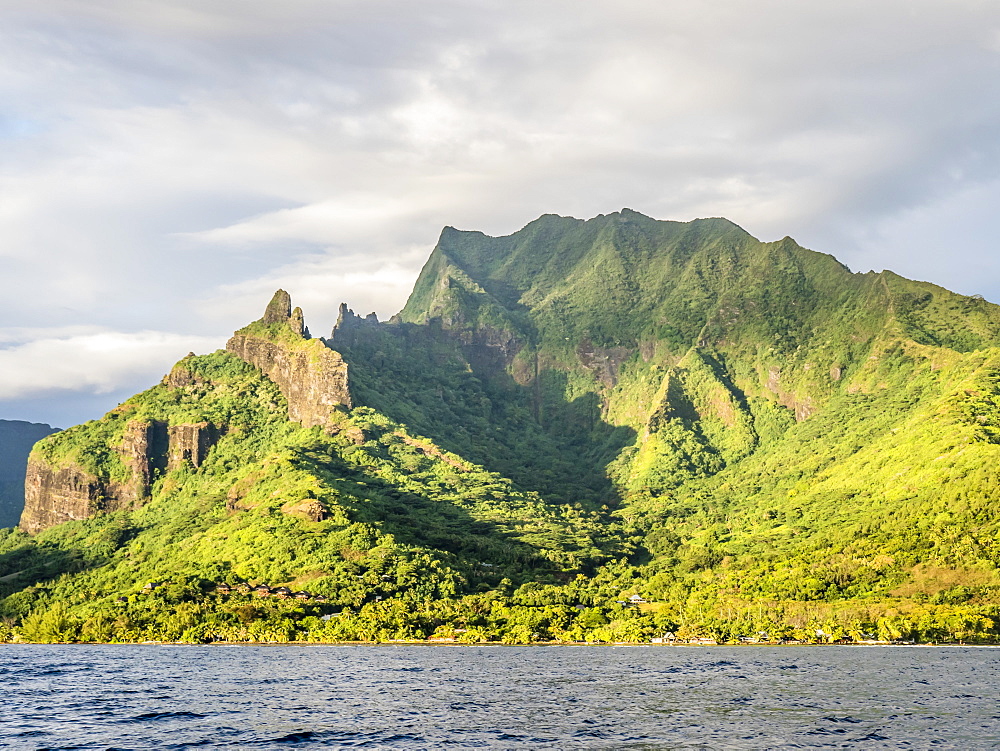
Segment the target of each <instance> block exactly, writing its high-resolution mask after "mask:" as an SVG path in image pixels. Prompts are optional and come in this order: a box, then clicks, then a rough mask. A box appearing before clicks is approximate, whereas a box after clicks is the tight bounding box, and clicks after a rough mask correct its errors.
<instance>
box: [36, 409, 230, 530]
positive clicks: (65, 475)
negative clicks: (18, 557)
mask: <svg viewBox="0 0 1000 751" xmlns="http://www.w3.org/2000/svg"><path fill="white" fill-rule="evenodd" d="M219 432H220V431H219V429H218V428H216V427H215V426H214V425H211V424H210V423H207V422H201V423H194V424H178V425H168V424H167V423H165V422H157V421H148V420H132V421H130V422H129V423H128V424H127V425H126V426H125V431H124V434H123V435H122V440H121V443H120V444H119V445H118V446H115V447H114V450H115V452H116V453H117V454H118V455H119V456H120V457H121V461H122V464H123V465H124V466H125V468H126V470H127V475H128V477H127V479H126V480H124V481H117V480H113V479H111V478H109V477H100V476H98V475H96V474H94V473H92V472H88V471H87V470H86V469H84V468H83V467H80V466H79V465H78V464H76V463H74V462H72V461H70V462H66V463H62V464H60V465H58V466H54V465H52V464H50V463H49V462H47V461H46V460H45V459H43V458H42V457H40V456H38V455H36V454H33V455H32V456H31V457H30V458H29V460H28V470H27V474H26V476H25V483H24V511H23V513H22V514H21V521H20V524H19V526H20V527H21V529H23V530H24V531H26V532H28V533H30V534H34V533H36V532H40V531H41V530H43V529H47V528H48V527H52V526H54V525H56V524H61V523H63V522H66V521H71V520H73V519H85V518H87V517H89V516H93V515H94V514H97V513H100V512H108V511H122V510H126V509H131V508H136V507H137V506H139V505H141V504H142V503H143V501H145V500H146V499H147V498H148V497H149V491H150V487H151V485H152V483H153V481H154V480H155V479H156V477H157V476H158V475H160V474H162V472H163V471H171V470H175V469H180V468H181V467H184V466H192V467H194V468H198V467H199V466H201V463H202V462H203V461H204V460H205V456H206V455H207V454H208V450H209V449H210V448H211V447H212V445H213V444H214V443H215V442H216V441H217V440H218V437H219Z"/></svg>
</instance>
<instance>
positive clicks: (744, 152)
mask: <svg viewBox="0 0 1000 751" xmlns="http://www.w3.org/2000/svg"><path fill="white" fill-rule="evenodd" d="M0 12H2V14H3V18H4V23H3V25H2V28H0V283H2V284H3V296H2V298H0V313H2V316H0V418H7V419H27V420H33V421H42V422H49V423H51V424H54V425H58V426H63V427H65V426H68V425H71V424H74V423H76V422H79V421H81V420H85V419H91V418H94V417H97V416H99V415H100V414H102V413H103V412H104V411H106V410H107V409H109V408H111V407H113V406H114V405H115V404H117V403H118V402H119V401H121V400H122V399H124V398H125V397H126V396H128V395H129V394H131V393H133V392H135V391H137V390H140V389H142V388H145V387H146V386H148V385H151V384H152V383H154V382H155V381H156V380H157V379H158V378H159V377H160V375H161V374H162V373H164V372H165V371H166V370H167V369H168V368H169V367H170V365H171V364H172V363H173V362H174V361H175V360H177V359H179V358H180V357H182V356H183V355H184V354H186V353H187V352H188V351H189V350H194V351H196V352H208V351H212V350H214V349H216V348H218V347H220V346H223V345H224V342H225V339H226V337H227V336H228V334H229V333H230V332H231V331H232V330H233V329H235V328H237V327H239V326H241V325H243V324H244V323H246V322H247V321H249V320H252V319H254V318H256V317H258V316H259V314H260V311H261V310H262V308H263V306H264V304H265V303H266V302H267V299H268V298H269V296H270V294H271V293H272V292H273V291H274V289H276V288H277V287H279V286H280V287H284V288H286V289H288V290H289V291H290V292H291V293H292V295H293V298H294V300H295V302H296V303H297V304H300V305H302V306H303V307H304V309H305V312H306V321H307V323H308V324H309V325H310V326H311V328H312V330H313V331H314V332H315V333H321V334H325V333H326V332H327V331H328V330H329V328H330V326H331V325H332V324H333V322H334V319H335V317H336V308H337V305H338V304H339V303H340V302H341V301H342V300H343V301H347V302H348V303H349V304H350V305H351V306H352V307H353V308H354V309H355V310H357V311H359V312H360V313H367V312H369V311H371V310H375V311H377V312H378V313H379V315H380V316H381V317H385V316H388V315H391V314H392V313H394V312H395V311H396V310H398V309H399V307H400V306H401V305H402V303H403V301H404V299H405V297H406V294H407V292H408V291H409V288H410V286H411V285H412V283H413V280H414V279H415V277H416V274H417V272H418V270H419V268H420V266H421V264H422V262H423V260H424V259H425V257H426V255H427V254H428V253H429V251H430V249H431V248H432V247H433V245H434V242H435V240H436V239H437V235H438V233H439V232H440V229H441V227H443V226H445V225H452V226H456V227H459V228H463V229H480V230H483V231H485V232H488V233H490V234H508V233H510V232H513V231H515V230H517V229H518V228H520V227H522V226H523V225H524V224H526V223H527V222H529V221H530V220H532V219H533V218H535V217H537V216H538V215H540V214H543V213H558V214H568V215H573V216H577V217H581V218H588V217H591V216H594V215H596V214H599V213H608V212H611V211H616V210H618V209H620V208H622V207H626V206H627V207H630V208H633V209H635V210H637V211H641V212H643V213H645V214H648V215H650V216H654V217H657V218H661V219H678V220H688V219H692V218H695V217H702V216H720V215H721V216H726V217H728V218H730V219H732V220H733V221H735V222H737V223H738V224H740V225H742V226H743V227H745V228H746V229H747V230H748V231H750V232H751V233H752V234H754V235H755V236H757V237H759V238H761V239H763V240H775V239H779V238H781V237H783V236H784V235H791V236H792V237H794V238H795V239H796V240H798V241H799V242H800V243H801V244H803V245H805V246H807V247H810V248H813V249H815V250H821V251H825V252H830V253H833V254H834V255H836V256H837V257H839V258H840V259H841V260H842V261H844V262H845V263H847V264H848V265H849V266H850V267H851V268H852V269H855V270H858V271H867V270H869V269H876V270H880V269H882V268H891V269H894V270H896V271H898V272H899V273H902V274H904V275H906V276H909V277H913V278H918V279H927V280H932V281H935V282H938V283H940V284H943V285H944V286H947V287H950V288H952V289H955V290H957V291H960V292H964V293H966V294H977V293H978V294H982V295H985V296H986V297H987V298H988V299H991V300H994V301H996V302H1000V255H998V250H1000V248H998V241H997V232H996V230H995V229H994V227H995V225H996V220H997V217H998V214H1000V212H998V210H997V207H998V206H1000V5H998V3H997V2H996V0H982V1H977V0H950V1H949V2H947V3H946V2H942V1H941V0H936V1H934V2H927V1H924V0H900V1H898V2H897V1H895V0H891V1H890V0H867V1H866V2H856V1H854V0H840V1H839V2H836V3H832V2H830V3H805V2H801V0H755V1H754V2H746V1H745V0H715V1H712V2H708V1H705V2H700V1H699V0H682V1H681V0H655V1H654V0H613V1H612V0H608V1H605V0H573V1H572V2H569V1H563V0H541V1H540V0H534V1H533V2H522V1H521V0H464V1H461V2H460V1H458V0H453V1H450V2H449V1H448V0H421V2H413V1H412V0H358V1H356V2H355V1H352V0H282V2H274V0H241V2H238V3H237V2H232V1H231V0H226V1H222V0H187V1H181V0H121V1H116V0H86V2H74V1H73V0H32V2H24V0H0Z"/></svg>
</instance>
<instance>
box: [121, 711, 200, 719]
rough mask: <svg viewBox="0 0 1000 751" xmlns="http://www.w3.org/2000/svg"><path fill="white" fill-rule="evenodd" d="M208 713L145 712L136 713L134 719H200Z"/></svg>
mask: <svg viewBox="0 0 1000 751" xmlns="http://www.w3.org/2000/svg"><path fill="white" fill-rule="evenodd" d="M207 716H208V715H203V714H198V713H197V712H146V713H145V714H140V715H136V716H135V717H133V718H132V720H135V721H138V720H177V719H185V718H195V719H200V718H203V717H207Z"/></svg>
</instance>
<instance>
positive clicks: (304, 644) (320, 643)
mask: <svg viewBox="0 0 1000 751" xmlns="http://www.w3.org/2000/svg"><path fill="white" fill-rule="evenodd" d="M4 647H444V648H456V647H457V648H462V647H497V648H510V647H570V648H572V647H596V648H617V647H629V648H635V647H645V648H656V649H659V648H668V649H669V648H682V649H685V648H695V649H717V648H719V647H723V648H727V649H728V648H738V649H761V648H764V649H775V648H778V649H798V648H802V647H822V648H824V649H828V648H831V647H842V648H848V649H858V648H869V649H870V648H889V649H914V648H916V649H937V648H943V647H947V648H954V647H961V648H963V649H965V648H977V649H998V648H1000V643H986V644H968V643H964V642H935V643H928V644H891V643H887V642H886V643H848V644H777V643H775V644H727V643H722V644H651V643H649V642H614V643H601V642H531V643H528V644H503V643H501V642H473V643H468V644H464V643H461V642H426V641H403V640H399V641H285V642H263V641H260V642H253V641H217V642H206V643H204V644H198V643H192V642H182V641H145V642H30V641H21V642H0V649H2V648H4Z"/></svg>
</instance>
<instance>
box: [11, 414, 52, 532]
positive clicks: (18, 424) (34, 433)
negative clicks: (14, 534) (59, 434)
mask: <svg viewBox="0 0 1000 751" xmlns="http://www.w3.org/2000/svg"><path fill="white" fill-rule="evenodd" d="M55 431H56V429H55V428H53V427H51V426H49V425H43V424H41V423H34V422H24V421H22V420H0V527H13V526H14V525H15V524H17V521H18V519H19V518H20V517H21V510H22V509H23V508H24V471H25V468H26V467H27V465H28V454H29V453H31V447H32V446H34V445H35V443H36V442H38V441H40V440H41V439H42V438H44V437H45V436H47V435H49V434H50V433H54V432H55Z"/></svg>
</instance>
